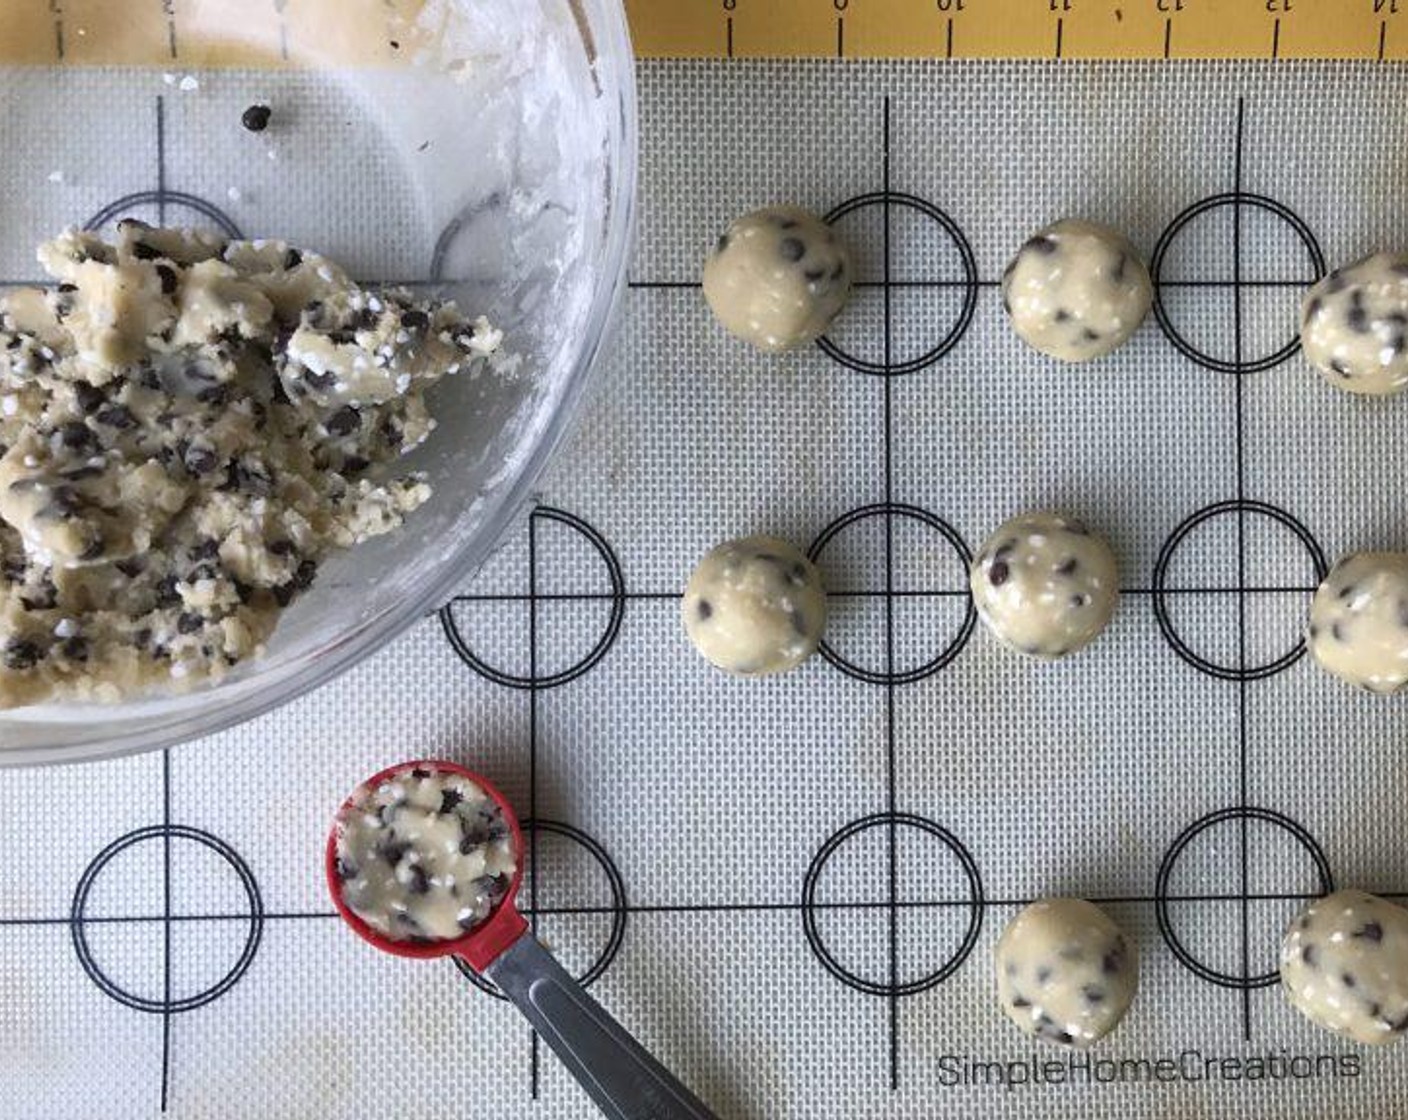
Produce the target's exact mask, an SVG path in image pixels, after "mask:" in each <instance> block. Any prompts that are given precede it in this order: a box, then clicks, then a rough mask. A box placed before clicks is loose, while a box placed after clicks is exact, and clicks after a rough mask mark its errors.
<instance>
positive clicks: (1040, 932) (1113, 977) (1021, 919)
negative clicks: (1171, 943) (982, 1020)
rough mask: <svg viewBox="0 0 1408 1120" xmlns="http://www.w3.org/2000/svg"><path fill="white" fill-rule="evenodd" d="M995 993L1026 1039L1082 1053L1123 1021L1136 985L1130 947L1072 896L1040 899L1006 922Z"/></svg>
mask: <svg viewBox="0 0 1408 1120" xmlns="http://www.w3.org/2000/svg"><path fill="white" fill-rule="evenodd" d="M995 959H996V962H997V994H998V999H999V1000H1001V1002H1002V1010H1003V1013H1004V1014H1006V1016H1007V1017H1008V1018H1009V1019H1011V1020H1012V1021H1013V1022H1014V1023H1016V1024H1017V1026H1019V1027H1021V1028H1022V1030H1023V1031H1025V1032H1026V1033H1027V1034H1029V1035H1032V1036H1033V1037H1035V1038H1039V1039H1042V1040H1044V1041H1046V1042H1054V1043H1056V1044H1057V1045H1060V1046H1073V1047H1076V1048H1078V1049H1082V1050H1083V1049H1085V1048H1086V1047H1087V1046H1090V1045H1091V1044H1093V1043H1095V1042H1098V1041H1100V1039H1102V1038H1104V1037H1105V1036H1106V1035H1107V1034H1109V1033H1110V1032H1111V1031H1112V1030H1114V1029H1115V1027H1116V1026H1117V1025H1118V1024H1119V1021H1120V1020H1121V1019H1122V1018H1124V1013H1125V1012H1126V1011H1127V1010H1129V1005H1130V1004H1131V1003H1132V1002H1133V1001H1134V993H1135V990H1136V989H1137V988H1138V987H1139V963H1138V955H1137V954H1136V952H1135V949H1134V945H1133V943H1131V942H1130V940H1129V939H1128V938H1127V937H1125V935H1124V933H1123V932H1121V930H1120V927H1119V926H1117V925H1115V923H1114V922H1113V921H1111V920H1110V916H1109V915H1108V914H1106V913H1105V911H1103V910H1101V909H1100V907H1098V906H1096V905H1094V904H1093V903H1089V902H1086V901H1085V900H1084V899H1080V898H1045V899H1041V900H1040V901H1037V902H1033V903H1032V904H1031V905H1030V906H1028V907H1027V908H1026V909H1025V910H1023V911H1022V912H1021V913H1020V914H1018V915H1017V916H1016V917H1015V918H1013V919H1012V922H1011V924H1010V925H1009V926H1008V927H1007V928H1006V929H1005V930H1003V933H1002V937H1001V939H1000V940H999V941H998V943H997V954H996V958H995Z"/></svg>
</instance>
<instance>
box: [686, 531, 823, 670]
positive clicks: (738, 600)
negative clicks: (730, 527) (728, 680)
mask: <svg viewBox="0 0 1408 1120" xmlns="http://www.w3.org/2000/svg"><path fill="white" fill-rule="evenodd" d="M680 613H681V616H682V617H683V620H684V628H685V632H686V633H687V634H688V635H689V640H690V641H691V642H693V643H694V646H695V648H696V649H697V650H699V652H700V653H702V654H703V655H704V656H705V657H706V658H707V659H708V660H709V661H711V662H712V663H713V664H715V665H717V666H718V667H719V668H720V669H723V670H725V671H726V672H729V673H733V674H735V675H737V676H741V677H761V676H767V675H769V674H772V673H782V672H786V671H787V670H788V669H794V668H796V667H797V666H798V665H800V664H801V663H802V662H803V661H805V660H806V659H807V658H808V657H810V656H811V655H812V654H813V653H815V652H816V649H817V646H818V645H819V644H820V642H821V632H822V629H823V628H824V627H825V625H826V592H825V590H824V589H823V588H822V585H821V573H820V572H818V571H817V570H816V566H815V565H813V564H812V562H811V561H810V560H808V559H807V558H806V557H805V556H803V555H802V553H801V552H799V551H798V550H797V549H796V548H794V547H793V546H792V545H790V544H788V543H787V542H786V541H783V540H778V539H777V538H776V537H743V538H741V539H739V540H733V541H726V542H724V543H723V544H721V545H719V546H718V547H717V548H714V549H712V550H711V551H710V552H709V554H708V555H707V556H705V557H704V559H703V560H701V561H700V562H699V566H698V567H697V568H695V569H694V574H693V575H692V576H690V579H689V586H688V587H686V588H685V592H684V599H683V601H682V602H681V605H680Z"/></svg>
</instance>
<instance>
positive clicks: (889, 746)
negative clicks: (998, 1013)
mask: <svg viewBox="0 0 1408 1120" xmlns="http://www.w3.org/2000/svg"><path fill="white" fill-rule="evenodd" d="M880 168H881V171H880V175H881V183H882V189H883V191H884V202H883V203H882V204H881V215H882V230H883V242H884V247H883V250H882V252H883V260H884V265H883V268H884V281H883V283H884V288H883V292H884V303H885V317H884V330H885V351H884V356H885V375H886V376H885V377H884V378H883V386H884V463H885V474H884V486H883V489H884V494H885V785H886V800H887V808H888V810H889V820H888V822H887V824H886V829H885V832H886V836H885V846H886V858H887V864H888V879H889V882H888V889H889V895H888V900H889V903H890V908H889V913H888V918H889V923H888V933H889V946H888V952H889V961H888V964H889V972H890V994H889V1004H890V1007H889V1012H890V1088H891V1090H895V1089H898V1088H899V1087H900V1024H899V1015H900V1000H899V959H900V934H899V911H898V910H897V909H896V908H895V900H896V899H897V898H898V897H899V834H898V831H897V830H898V816H897V813H898V810H899V805H898V788H897V787H898V781H897V774H896V759H897V755H898V746H897V735H896V733H895V599H894V595H893V592H894V589H895V519H894V514H893V512H892V511H893V509H894V504H895V461H894V386H893V381H894V379H893V378H892V377H890V376H889V373H890V371H891V369H892V368H893V366H894V357H893V351H894V324H893V314H892V312H893V307H892V300H891V293H890V256H891V254H890V99H889V97H886V98H885V100H884V104H883V107H882V111H881V133H880Z"/></svg>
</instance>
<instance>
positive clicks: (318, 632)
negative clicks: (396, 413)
mask: <svg viewBox="0 0 1408 1120" xmlns="http://www.w3.org/2000/svg"><path fill="white" fill-rule="evenodd" d="M41 7H42V6H41ZM83 9H84V13H83V17H82V20H81V21H76V20H75V19H74V18H73V17H68V21H67V23H66V24H65V25H64V27H63V38H64V42H65V43H66V48H65V49H66V55H65V58H64V61H63V62H62V63H58V60H57V58H56V57H55V55H56V54H57V50H58V45H57V36H56V34H55V33H56V30H57V29H56V28H55V27H53V26H52V25H51V22H50V21H49V20H47V19H46V20H45V21H43V26H38V24H36V29H34V33H33V36H32V39H31V40H28V41H27V40H25V38H24V36H25V34H26V31H27V29H26V28H25V27H24V26H23V21H20V24H18V25H17V27H16V28H12V29H9V30H7V31H3V32H0V139H3V141H4V148H5V150H6V151H7V152H9V153H11V155H10V156H8V157H7V159H6V161H4V165H3V166H0V229H3V230H4V231H5V238H4V244H3V246H0V277H4V278H6V279H7V280H8V279H15V280H25V279H30V278H35V279H38V278H39V277H37V276H36V275H35V273H36V268H35V266H34V265H32V264H30V263H28V262H29V261H31V260H32V259H33V250H34V247H35V246H36V245H38V244H39V243H40V242H41V241H43V240H45V239H46V238H47V237H50V236H52V235H53V234H54V233H55V232H57V230H58V229H59V228H62V227H63V226H65V225H70V224H84V223H86V222H92V223H95V224H99V225H102V224H104V223H107V224H110V223H111V222H112V221H115V220H116V219H117V218H120V217H122V216H124V215H127V214H130V215H132V216H135V217H140V218H143V219H144V220H146V221H149V222H154V223H155V222H157V221H165V222H166V223H167V224H173V225H191V226H200V227H208V226H210V225H212V224H215V225H220V224H224V223H226V222H228V223H230V224H231V225H232V226H235V227H237V228H238V230H239V232H240V233H242V234H243V235H245V236H248V237H261V236H262V237H268V238H281V239H286V240H288V241H290V242H292V243H294V244H301V245H306V246H308V247H309V248H313V249H316V250H318V251H320V252H323V253H326V254H327V255H328V256H330V257H332V258H333V259H334V260H338V261H340V262H342V263H343V264H345V265H346V266H347V267H348V269H349V271H351V272H352V274H353V275H354V276H357V277H358V278H364V279H367V280H384V281H403V280H404V281H412V282H416V283H418V284H421V285H424V286H425V287H426V288H431V287H432V286H434V287H436V290H443V291H444V292H445V294H448V295H450V296H453V297H454V298H455V299H457V300H458V301H459V303H460V305H461V307H462V308H463V309H465V310H466V311H468V312H471V313H479V312H481V311H482V312H484V313H486V314H488V315H489V316H490V317H491V319H493V320H494V322H495V323H496V324H497V325H498V326H500V327H501V328H503V329H504V331H505V332H506V341H505V345H506V348H507V349H509V350H511V351H513V352H516V353H520V354H522V355H523V365H522V376H521V377H519V378H518V379H516V380H514V381H511V382H505V381H502V380H498V379H494V378H490V377H481V378H480V379H478V380H477V381H470V380H467V379H456V378H451V379H447V380H446V382H444V383H443V384H442V385H441V386H440V387H439V388H438V389H437V395H436V396H435V398H434V399H433V407H434V411H435V415H436V416H437V418H438V420H439V427H438V429H437V430H436V432H435V433H434V434H433V435H432V437H431V439H430V440H429V442H428V443H427V444H426V445H425V446H424V447H423V448H421V449H420V450H419V451H418V452H417V453H416V454H415V455H414V456H412V457H410V458H409V459H408V460H407V461H406V462H407V464H408V466H409V467H412V468H416V469H421V470H424V471H426V472H428V474H429V477H430V481H431V483H432V485H433V487H434V497H433V498H432V499H431V501H430V502H429V503H428V504H427V505H426V506H425V507H423V508H422V509H420V510H418V511H417V512H416V513H415V514H413V515H412V516H411V517H410V518H409V519H408V522H407V524H406V526H405V527H404V529H402V530H401V531H399V532H397V533H395V534H392V535H390V536H388V537H385V538H381V539H378V540H375V541H372V542H370V543H368V544H366V545H363V546H360V547H358V548H356V549H353V550H351V551H349V552H346V553H343V554H340V555H338V556H336V557H335V558H333V559H330V560H329V561H328V562H326V563H325V564H324V566H323V569H322V570H321V572H320V574H319V578H318V581H317V583H316V584H315V586H314V587H313V588H312V590H311V591H310V592H309V593H308V594H307V595H306V596H305V597H303V598H302V599H300V600H298V601H297V602H296V603H295V604H294V605H293V606H292V608H291V609H290V610H289V611H288V612H287V613H286V614H285V616H284V618H283V620H282V621H281V622H280V624H279V628H278V630H277V632H276V634H275V637H274V639H273V641H272V642H271V643H270V647H269V651H268V654H267V656H265V657H264V658H262V659H260V660H257V661H253V662H251V663H249V664H248V665H246V666H242V667H241V668H240V669H239V670H238V671H237V672H236V673H235V674H234V675H232V676H231V678H230V679H229V680H227V681H225V682H223V683H221V684H220V685H219V686H216V687H213V688H207V689H204V690H200V691H196V692H192V693H189V694H186V695H174V696H156V697H152V698H147V699H142V700H139V701H134V702H130V703H127V704H122V705H117V706H111V707H108V706H104V707H95V706H79V705H51V706H42V707H34V708H26V709H19V710H15V711H11V712H0V764H3V763H14V764H30V763H43V762H57V761H73V760H81V759H89V758H94V757H99V756H104V755H111V754H116V753H121V752H130V751H137V750H144V749H151V748H156V747H161V746H166V745H169V744H171V743H175V742H177V741H179V740H182V739H186V738H191V737H195V736H198V735H204V734H208V733H210V732H213V731H216V730H218V729H220V728H223V727H226V726H229V725H230V724H232V723H236V722H238V721H240V720H245V719H249V718H250V717H252V716H256V715H258V714H260V713H262V712H266V711H268V710H269V709H271V708H273V707H275V706H276V705H278V704H281V703H283V702H285V701H287V700H289V699H291V698H292V697H294V696H297V695H299V694H300V693H303V692H306V691H307V690H309V689H312V688H316V687H317V686H318V685H320V684H321V683H323V682H324V681H326V680H328V679H329V678H330V677H332V676H333V675H334V674H336V673H338V672H340V671H341V670H343V669H346V668H347V667H348V666H350V665H351V664H352V663H353V662H355V661H357V660H358V659H359V658H361V657H363V656H365V655H366V654H368V653H369V652H371V651H373V650H375V649H376V648H377V647H378V646H380V645H382V644H383V643H384V642H386V641H388V640H389V639H390V638H392V637H394V636H395V635H396V634H398V633H399V632H400V631H401V630H403V629H404V628H405V627H407V626H408V625H410V624H411V623H412V622H414V621H415V620H417V619H419V618H421V617H422V616H424V615H425V614H426V613H427V612H429V611H431V610H433V609H434V608H436V607H437V606H439V605H440V604H441V603H442V602H443V601H445V600H446V599H447V598H449V596H450V595H451V594H452V592H453V589H454V588H455V586H456V585H457V584H459V583H460V582H461V581H463V579H464V578H465V577H466V575H467V574H468V573H469V572H471V571H472V570H473V569H475V568H476V567H477V566H478V565H479V564H481V563H482V562H483V560H484V559H485V557H486V556H487V554H488V553H489V551H490V549H491V548H492V547H493V546H494V544H495V543H496V541H497V540H498V538H499V537H500V536H501V535H502V534H503V532H504V530H505V529H506V528H507V527H508V525H509V524H510V522H511V521H512V520H513V519H514V518H515V515H516V514H517V513H518V512H519V511H520V510H521V509H522V507H523V505H524V503H525V501H526V500H527V498H528V494H529V491H530V488H531V487H532V485H533V483H534V481H535V479H536V478H537V477H538V475H539V473H540V472H541V470H542V467H543V465H544V462H545V461H546V459H547V457H548V455H549V454H550V452H551V451H552V449H553V447H554V446H555V445H556V444H557V443H558V442H559V440H560V438H561V437H562V435H563V432H564V429H565V428H566V426H567V425H568V423H569V420H570V418H571V416H572V413H573V411H574V408H575V406H576V404H577V401H578V399H579V396H580V393H581V390H582V387H583V384H584V381H585V379H586V377H587V375H588V372H589V369H590V367H591V365H592V363H593V361H594V360H595V359H596V357H597V354H598V352H599V350H600V349H601V347H602V344H603V341H604V337H605V334H606V331H607V327H608V323H609V321H610V319H611V317H612V313H613V310H614V307H615V304H616V302H617V299H618V296H619V294H620V291H621V289H622V287H623V284H624V279H625V269H626V255H627V250H628V244H629V239H630V232H631V225H632V207H633V202H634V190H635V172H636V151H635V143H636V131H635V91H634V82H633V71H632V55H631V48H630V41H629V37H628V33H627V30H626V23H625V16H624V12H623V10H622V7H621V5H620V2H619V0H425V2H424V3H420V2H415V3H410V2H408V0H401V3H400V4H399V5H387V4H385V3H384V0H321V2H308V0H305V2H303V3H301V4H298V5H280V4H273V5H267V4H266V5H251V4H248V3H246V2H245V0H203V2H202V3H200V4H195V5H190V6H184V5H183V6H181V8H180V12H181V13H182V14H181V15H178V16H176V17H172V18H170V19H168V17H167V16H165V15H162V16H160V18H159V19H157V18H153V19H151V20H147V21H145V22H143V21H140V20H135V18H134V17H133V16H132V7H131V5H130V4H129V3H128V0H114V2H112V3H107V4H86V5H83ZM150 9H151V11H152V12H153V13H160V12H161V11H162V8H161V6H159V5H155V4H153V5H150ZM398 10H399V11H401V12H402V13H404V14H403V15H396V14H395V13H396V12H397V11H398ZM266 13H267V14H266ZM84 21H86V22H84ZM148 25H150V26H148ZM172 41H174V42H175V43H176V44H177V52H178V53H177V55H176V57H175V58H174V59H171V58H170V57H169V53H168V52H169V47H170V43H171V42H172ZM26 52H28V53H26ZM45 52H50V53H49V57H48V60H47V61H48V64H43V63H44V62H45ZM285 55H287V57H285ZM257 102H265V103H268V104H269V105H271V106H272V108H273V123H272V124H271V126H270V127H269V129H268V130H267V131H266V132H261V133H251V132H249V131H247V130H245V129H243V128H242V127H241V125H240V117H241V113H242V110H243V108H244V107H246V106H248V105H250V104H253V103H257ZM56 123H57V124H58V125H59V126H58V127H56ZM56 134H57V135H56ZM16 153H19V158H15V154H16ZM160 191H164V192H165V194H164V195H160V194H159V193H158V192H160ZM435 282H440V283H439V285H436V284H435Z"/></svg>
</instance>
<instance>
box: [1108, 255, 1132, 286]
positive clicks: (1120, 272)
mask: <svg viewBox="0 0 1408 1120" xmlns="http://www.w3.org/2000/svg"><path fill="white" fill-rule="evenodd" d="M1128 266H1129V257H1128V256H1127V255H1126V254H1124V253H1121V254H1120V259H1119V260H1117V261H1116V262H1115V267H1114V268H1113V269H1112V270H1111V271H1110V279H1111V280H1112V281H1114V282H1115V283H1116V284H1123V283H1124V271H1125V269H1126V268H1127V267H1128Z"/></svg>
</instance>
